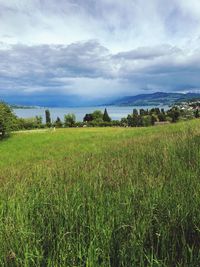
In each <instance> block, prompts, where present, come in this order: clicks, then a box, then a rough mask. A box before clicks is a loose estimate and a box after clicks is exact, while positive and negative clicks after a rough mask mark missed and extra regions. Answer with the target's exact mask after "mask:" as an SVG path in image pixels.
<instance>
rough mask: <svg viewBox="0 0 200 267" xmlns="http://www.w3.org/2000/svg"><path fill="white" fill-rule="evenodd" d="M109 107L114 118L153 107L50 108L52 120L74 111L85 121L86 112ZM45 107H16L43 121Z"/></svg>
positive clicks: (22, 114)
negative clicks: (39, 117) (40, 117)
mask: <svg viewBox="0 0 200 267" xmlns="http://www.w3.org/2000/svg"><path fill="white" fill-rule="evenodd" d="M105 108H107V111H108V114H109V116H110V117H111V118H112V119H113V120H119V119H121V118H123V117H127V115H128V114H131V113H132V111H133V109H134V108H136V109H138V110H139V109H140V108H144V109H147V108H148V109H151V108H153V107H152V106H151V107H147V106H145V107H134V106H128V107H122V106H108V107H105V106H94V107H66V108H48V109H49V111H50V114H51V118H52V120H54V121H55V120H56V118H57V117H60V119H61V120H63V119H64V115H65V114H68V113H74V114H75V116H76V120H77V121H83V117H84V116H85V114H86V113H92V112H93V111H95V110H101V111H102V112H103V111H104V109H105ZM159 108H164V109H165V110H167V109H168V106H159ZM45 109H47V108H33V109H14V112H15V114H16V115H17V116H18V117H20V118H31V117H35V116H42V118H43V122H44V121H45Z"/></svg>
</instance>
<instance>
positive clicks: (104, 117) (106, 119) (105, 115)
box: [103, 108, 111, 122]
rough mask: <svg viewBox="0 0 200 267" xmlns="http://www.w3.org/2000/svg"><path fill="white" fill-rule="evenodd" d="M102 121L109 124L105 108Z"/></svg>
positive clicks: (109, 120)
mask: <svg viewBox="0 0 200 267" xmlns="http://www.w3.org/2000/svg"><path fill="white" fill-rule="evenodd" d="M103 121H106V122H111V118H110V117H109V115H108V111H107V109H106V108H105V110H104V114H103Z"/></svg>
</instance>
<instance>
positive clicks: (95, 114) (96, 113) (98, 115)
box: [92, 110, 103, 122]
mask: <svg viewBox="0 0 200 267" xmlns="http://www.w3.org/2000/svg"><path fill="white" fill-rule="evenodd" d="M92 117H93V120H95V121H97V122H100V121H103V113H102V112H101V110H95V111H94V112H93V113H92Z"/></svg>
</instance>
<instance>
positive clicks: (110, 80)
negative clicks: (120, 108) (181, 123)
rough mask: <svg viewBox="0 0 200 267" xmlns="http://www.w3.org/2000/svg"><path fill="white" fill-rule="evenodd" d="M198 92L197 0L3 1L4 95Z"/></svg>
mask: <svg viewBox="0 0 200 267" xmlns="http://www.w3.org/2000/svg"><path fill="white" fill-rule="evenodd" d="M157 91H162V92H200V1H199V0H190V1H186V0H170V1H167V0H148V1H147V0H123V1H122V0H98V1H97V0H6V1H5V0H0V99H5V100H6V101H9V102H13V103H16V104H21V103H23V104H34V105H36V104H40V105H75V104H77V105H78V104H84V103H94V102H95V103H101V102H105V101H109V100H110V99H113V98H118V97H121V96H127V95H136V94H140V93H152V92H157Z"/></svg>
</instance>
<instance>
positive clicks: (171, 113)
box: [167, 107, 180, 122]
mask: <svg viewBox="0 0 200 267" xmlns="http://www.w3.org/2000/svg"><path fill="white" fill-rule="evenodd" d="M167 114H168V116H169V117H171V118H172V122H177V121H178V119H179V117H180V110H179V109H178V108H177V107H175V108H172V109H170V110H168V112H167Z"/></svg>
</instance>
